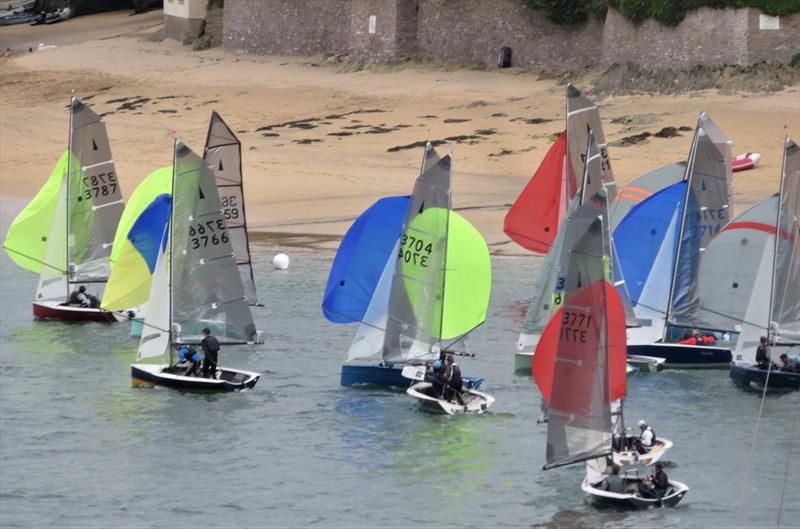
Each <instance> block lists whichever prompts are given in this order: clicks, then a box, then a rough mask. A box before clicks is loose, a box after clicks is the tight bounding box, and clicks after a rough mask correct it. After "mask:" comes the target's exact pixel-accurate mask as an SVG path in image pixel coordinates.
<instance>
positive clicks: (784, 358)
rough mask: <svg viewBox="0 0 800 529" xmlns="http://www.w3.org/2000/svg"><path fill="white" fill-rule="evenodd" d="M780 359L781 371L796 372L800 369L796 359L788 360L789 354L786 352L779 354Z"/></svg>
mask: <svg viewBox="0 0 800 529" xmlns="http://www.w3.org/2000/svg"><path fill="white" fill-rule="evenodd" d="M780 359H781V365H780V368H781V371H783V372H785V373H796V372H798V371H800V364H798V363H797V360H789V355H787V354H786V353H782V354H781V356H780Z"/></svg>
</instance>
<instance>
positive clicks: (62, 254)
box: [36, 178, 69, 302]
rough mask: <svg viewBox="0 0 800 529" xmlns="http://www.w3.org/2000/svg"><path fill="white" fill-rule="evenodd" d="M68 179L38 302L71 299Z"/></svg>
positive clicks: (50, 240)
mask: <svg viewBox="0 0 800 529" xmlns="http://www.w3.org/2000/svg"><path fill="white" fill-rule="evenodd" d="M66 223H67V179H66V178H63V179H62V180H61V190H60V191H59V194H58V201H57V202H56V208H55V212H54V213H53V223H52V225H51V226H50V234H49V235H48V236H47V247H46V248H45V252H44V259H43V262H42V271H41V273H40V274H39V286H38V287H37V289H36V301H58V302H64V301H66V300H67V298H68V297H69V285H68V284H67V231H66V230H65V229H64V226H66Z"/></svg>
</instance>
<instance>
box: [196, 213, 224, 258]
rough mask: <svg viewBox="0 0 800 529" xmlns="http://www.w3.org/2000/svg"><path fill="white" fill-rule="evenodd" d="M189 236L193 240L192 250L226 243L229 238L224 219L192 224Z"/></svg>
mask: <svg viewBox="0 0 800 529" xmlns="http://www.w3.org/2000/svg"><path fill="white" fill-rule="evenodd" d="M189 238H190V239H191V242H192V250H197V249H199V248H207V247H209V246H216V245H218V244H224V243H226V242H228V240H229V239H228V234H227V232H226V231H225V221H223V220H222V219H216V220H208V221H206V222H198V223H197V224H190V225H189Z"/></svg>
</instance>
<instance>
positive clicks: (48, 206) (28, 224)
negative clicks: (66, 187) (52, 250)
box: [3, 150, 74, 274]
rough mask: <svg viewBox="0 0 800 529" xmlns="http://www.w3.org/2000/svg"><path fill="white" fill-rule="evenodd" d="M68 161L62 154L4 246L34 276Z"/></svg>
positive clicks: (40, 258)
mask: <svg viewBox="0 0 800 529" xmlns="http://www.w3.org/2000/svg"><path fill="white" fill-rule="evenodd" d="M73 160H74V159H73ZM68 161H69V152H68V150H65V151H64V153H63V154H62V155H61V158H59V160H58V163H56V166H55V167H54V168H53V171H52V172H51V173H50V178H48V180H47V182H45V184H44V185H43V186H42V188H41V189H40V190H39V192H38V193H37V194H36V196H35V197H34V198H33V200H31V202H30V203H29V204H28V205H27V206H25V209H23V210H22V211H21V212H20V213H19V215H17V217H16V218H15V219H14V222H12V223H11V226H10V227H9V228H8V232H7V233H6V239H5V241H4V242H3V247H4V248H5V249H6V253H8V255H9V257H11V259H12V260H13V261H14V262H15V263H17V264H18V265H19V266H21V267H22V268H25V269H26V270H30V271H31V272H35V273H37V274H38V273H40V272H41V271H42V262H43V261H44V256H45V250H46V249H47V237H48V235H49V234H50V228H51V225H52V223H53V214H54V213H55V210H56V203H57V202H58V197H59V192H60V190H61V180H62V179H63V177H64V175H65V174H66V173H67V165H68Z"/></svg>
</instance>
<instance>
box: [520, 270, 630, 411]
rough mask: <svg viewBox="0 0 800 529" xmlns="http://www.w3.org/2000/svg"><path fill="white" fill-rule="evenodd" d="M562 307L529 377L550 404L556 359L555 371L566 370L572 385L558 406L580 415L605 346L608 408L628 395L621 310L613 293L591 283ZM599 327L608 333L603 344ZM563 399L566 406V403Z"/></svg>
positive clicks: (548, 328)
mask: <svg viewBox="0 0 800 529" xmlns="http://www.w3.org/2000/svg"><path fill="white" fill-rule="evenodd" d="M604 290H605V291H604ZM604 300H605V307H604V306H603V302H604ZM565 305H566V306H567V307H568V309H567V311H566V312H565V310H564V305H562V306H561V307H560V308H559V309H558V310H557V311H556V312H555V313H554V314H553V316H552V317H551V318H550V321H549V322H547V326H546V327H545V328H544V331H543V332H542V336H541V338H540V339H539V343H538V344H537V346H536V353H535V354H534V356H533V360H532V361H531V372H532V373H533V377H534V379H535V380H536V385H537V386H538V387H539V391H540V392H541V393H542V396H543V397H544V399H545V401H546V402H547V403H548V404H550V402H551V399H552V396H553V378H554V376H555V370H556V355H558V356H559V358H560V359H561V360H563V361H564V362H561V363H560V365H559V369H569V370H570V371H571V372H570V376H569V377H568V378H569V380H571V381H572V384H571V385H572V387H571V388H562V389H565V390H566V391H564V392H562V393H560V394H561V397H562V398H561V399H560V400H561V401H562V402H561V407H562V409H563V407H564V406H565V405H566V406H567V407H568V409H572V410H574V411H575V412H578V413H580V412H581V411H582V410H583V409H584V408H585V407H586V403H587V401H588V399H589V398H590V394H591V391H592V387H593V386H594V384H593V381H594V377H595V374H596V370H595V368H594V367H593V366H595V365H596V364H597V355H598V351H599V350H600V348H601V347H603V346H606V347H608V366H609V373H608V375H609V387H610V401H609V402H608V403H606V404H610V402H611V401H614V400H617V399H619V398H621V397H624V396H625V393H626V392H627V380H626V374H627V373H626V368H627V342H626V335H625V310H624V309H623V307H622V300H620V297H619V294H617V290H616V289H615V288H614V287H613V286H612V285H611V284H610V283H608V282H607V281H605V280H601V281H595V282H594V283H592V284H591V285H587V286H585V287H583V288H582V289H580V290H578V291H577V292H575V293H574V294H573V295H571V296H570V297H569V299H568V300H567V301H566V303H565ZM587 309H590V310H587ZM590 316H591V318H590ZM603 317H605V322H604V321H603V319H602V318H603ZM602 325H605V326H606V329H607V334H606V343H605V344H603V343H601V341H602V339H603V333H602V332H601V331H602ZM562 326H563V328H564V329H563V332H562ZM565 396H568V397H569V398H568V399H566V400H568V401H569V402H564V400H565V399H564V397H565Z"/></svg>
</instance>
